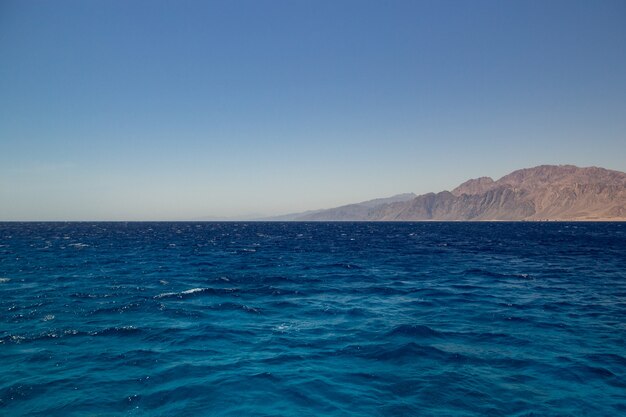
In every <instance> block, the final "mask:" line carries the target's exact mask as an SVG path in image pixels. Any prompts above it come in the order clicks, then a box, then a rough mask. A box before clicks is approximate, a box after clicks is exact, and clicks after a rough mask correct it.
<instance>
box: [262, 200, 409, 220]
mask: <svg viewBox="0 0 626 417" xmlns="http://www.w3.org/2000/svg"><path fill="white" fill-rule="evenodd" d="M415 197H417V196H416V195H415V194H413V193H406V194H398V195H394V196H392V197H387V198H376V199H374V200H368V201H363V202H360V203H355V204H348V205H345V206H341V207H335V208H330V209H322V210H310V211H305V212H304V213H292V214H285V215H283V216H275V217H272V218H270V219H267V220H286V221H294V220H295V221H322V220H326V221H338V220H367V217H368V216H369V213H370V211H372V210H374V209H377V208H379V207H382V206H385V205H388V204H392V203H400V202H407V201H411V200H413V199H414V198H415Z"/></svg>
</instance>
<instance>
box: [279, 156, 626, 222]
mask: <svg viewBox="0 0 626 417" xmlns="http://www.w3.org/2000/svg"><path fill="white" fill-rule="evenodd" d="M276 219H277V220H291V221H294V220H295V221H424V220H440V221H539V220H562V221H585V220H586V221H594V220H595V221H600V220H620V221H622V220H626V173H624V172H620V171H614V170H608V169H605V168H599V167H583V168H580V167H577V166H574V165H539V166H536V167H533V168H523V169H519V170H516V171H513V172H511V173H509V174H507V175H504V176H503V177H501V178H499V179H498V180H493V179H492V178H490V177H479V178H475V179H470V180H468V181H465V182H464V183H462V184H460V185H459V186H457V187H456V188H454V189H453V190H452V191H441V192H439V193H427V194H422V195H417V196H416V195H415V194H412V193H407V194H400V195H397V196H393V197H390V198H387V199H384V198H383V199H375V200H369V201H366V202H362V203H355V204H348V205H344V206H340V207H335V208H331V209H323V210H313V211H308V212H304V213H296V214H291V215H286V216H279V217H278V218H276Z"/></svg>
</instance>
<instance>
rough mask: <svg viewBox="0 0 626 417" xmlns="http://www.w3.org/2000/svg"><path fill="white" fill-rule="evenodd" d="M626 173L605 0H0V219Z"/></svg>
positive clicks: (181, 215)
mask: <svg viewBox="0 0 626 417" xmlns="http://www.w3.org/2000/svg"><path fill="white" fill-rule="evenodd" d="M541 164H575V165H579V166H593V165H595V166H601V167H605V168H609V169H616V170H620V171H626V2H624V1H621V0H618V1H575V0H567V1H557V0H547V1H539V0H524V1H500V0H496V1H474V0H472V1H469V0H467V1H461V0H457V1H446V0H436V1H417V0H411V1H364V0H358V1H344V0H331V1H328V0H315V1H304V0H285V1H281V0H266V1H257V0H255V1H244V0H234V1H185V0H182V1H158V0H150V1H137V0H135V1H133V0H131V1H126V0H124V1H122V0H106V1H105V0H101V1H98V0H94V1H83V0H78V1H65V0H57V1H54V2H52V1H36V0H34V1H9V0H0V220H197V219H211V218H221V217H232V218H238V217H257V216H266V215H274V214H282V213H289V212H297V211H303V210H308V209H318V208H326V207H333V206H337V205H341V204H347V203H351V202H358V201H363V200H368V199H372V198H377V197H386V196H390V195H393V194H398V193H404V192H415V193H417V194H420V193H426V192H430V191H435V192H437V191H441V190H444V189H452V188H453V187H455V186H456V185H458V184H459V183H461V182H463V181H465V180H466V179H469V178H474V177H479V176H491V177H494V178H498V177H500V176H502V175H505V174H507V173H508V172H511V171H513V170H515V169H519V168H525V167H531V166H536V165H541Z"/></svg>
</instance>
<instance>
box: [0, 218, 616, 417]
mask: <svg viewBox="0 0 626 417" xmlns="http://www.w3.org/2000/svg"><path fill="white" fill-rule="evenodd" d="M0 277H1V278H2V279H0V296H1V297H0V415H2V416H25V415H29V416H47V417H49V416H114V415H127V416H196V415H205V416H279V415H280V416H321V415H323V416H483V415H487V416H501V415H502V416H556V415H589V416H615V415H626V223H621V224H620V223H0Z"/></svg>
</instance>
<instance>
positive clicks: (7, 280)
mask: <svg viewBox="0 0 626 417" xmlns="http://www.w3.org/2000/svg"><path fill="white" fill-rule="evenodd" d="M9 281H11V278H0V283H3V282H9Z"/></svg>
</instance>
